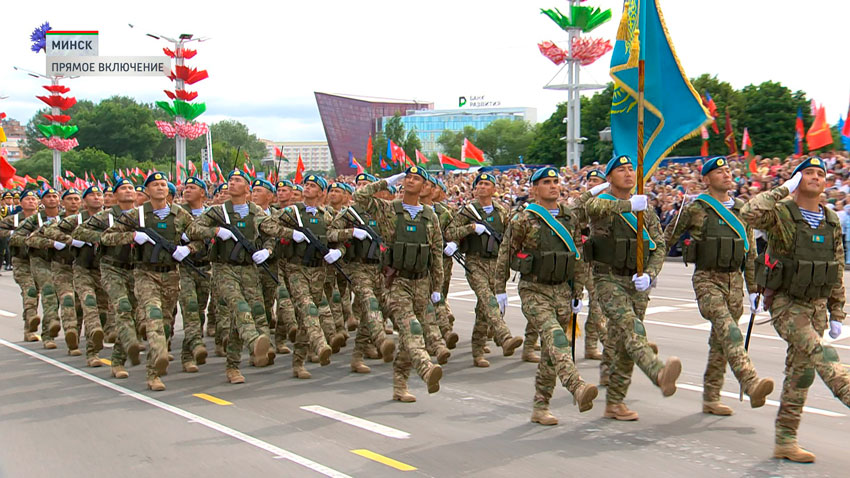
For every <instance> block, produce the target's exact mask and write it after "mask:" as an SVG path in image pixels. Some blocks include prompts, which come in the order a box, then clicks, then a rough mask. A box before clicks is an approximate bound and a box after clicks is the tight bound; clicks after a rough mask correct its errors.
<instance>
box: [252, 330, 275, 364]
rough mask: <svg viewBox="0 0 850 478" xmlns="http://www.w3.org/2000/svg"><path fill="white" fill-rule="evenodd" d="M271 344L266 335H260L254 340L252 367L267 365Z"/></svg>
mask: <svg viewBox="0 0 850 478" xmlns="http://www.w3.org/2000/svg"><path fill="white" fill-rule="evenodd" d="M270 345H271V342H270V341H269V337H268V336H267V335H260V336H259V337H257V339H256V340H254V347H253V352H254V353H253V355H254V359H253V360H254V362H253V363H254V366H255V367H265V366H266V365H268V364H269V346H270Z"/></svg>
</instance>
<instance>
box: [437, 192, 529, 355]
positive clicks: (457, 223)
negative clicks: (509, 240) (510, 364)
mask: <svg viewBox="0 0 850 478" xmlns="http://www.w3.org/2000/svg"><path fill="white" fill-rule="evenodd" d="M492 206H493V212H492V213H490V214H487V212H486V211H484V209H483V207H482V206H481V204H480V203H479V202H478V200H477V199H476V200H473V201H472V202H471V203H469V204H468V205H467V206H465V208H464V210H463V211H459V212H457V216H456V217H455V219H454V222H452V224H451V225H450V226H449V227H448V228H446V233H445V238H446V241H451V242H455V243H457V244H459V249H458V251H459V252H463V253H465V257H466V268H467V269H468V271H467V272H466V281H467V282H468V283H469V287H470V288H472V290H473V291H474V292H475V296H476V299H477V302H476V304H475V325H474V326H473V328H472V358H473V360H474V359H476V358H483V357H484V346H485V345H486V344H487V332H488V329H489V328H493V329H494V331H495V334H494V339H495V341H496V345H499V346H501V347H503V349H504V351H505V355H506V356H509V355H513V351H514V349H515V348H516V347H518V346H519V345H520V344H521V343H522V342H521V339H518V340H516V341H515V340H513V337H512V336H511V331H510V329H509V328H508V326H507V324H505V320H504V318H502V314H501V312H500V311H499V303H498V302H497V301H496V295H495V292H494V290H496V276H497V271H496V258H497V256H498V254H499V245H498V244H495V243H494V242H495V241H491V238H490V235H489V234H486V233H484V234H481V235H476V234H475V226H476V225H477V223H476V222H475V221H473V220H472V219H470V215H472V213H471V211H469V209H470V208H475V210H476V211H477V213H478V215H479V216H480V217H481V218H482V219H483V220H484V221H486V222H487V223H489V224H490V226H491V227H492V228H494V229H495V230H496V232H503V231H504V229H505V228H506V227H507V226H508V210H507V209H505V207H504V206H502V205H501V204H499V203H498V201H493V203H492ZM473 217H474V216H473ZM491 242H492V243H494V244H493V247H492V249H493V250H488V246H489V245H490V244H491Z"/></svg>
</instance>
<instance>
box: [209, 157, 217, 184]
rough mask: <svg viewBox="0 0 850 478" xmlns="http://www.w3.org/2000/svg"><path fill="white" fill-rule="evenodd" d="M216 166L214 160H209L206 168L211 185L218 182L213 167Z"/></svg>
mask: <svg viewBox="0 0 850 478" xmlns="http://www.w3.org/2000/svg"><path fill="white" fill-rule="evenodd" d="M216 166H217V165H216V164H215V160H212V159H211V160H210V163H209V166H208V167H209V168H210V181H211V182H212V183H213V184H215V183H217V182H218V176H217V175H216V173H215V169H216V168H215V167H216Z"/></svg>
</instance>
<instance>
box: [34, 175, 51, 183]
mask: <svg viewBox="0 0 850 478" xmlns="http://www.w3.org/2000/svg"><path fill="white" fill-rule="evenodd" d="M35 180H36V182H39V183H45V184H50V181H48V180H47V178H45V177H44V176H38V177H36V178H35Z"/></svg>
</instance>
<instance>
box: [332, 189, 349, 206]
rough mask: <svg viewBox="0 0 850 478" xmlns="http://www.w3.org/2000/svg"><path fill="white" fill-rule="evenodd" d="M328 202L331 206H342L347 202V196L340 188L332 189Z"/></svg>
mask: <svg viewBox="0 0 850 478" xmlns="http://www.w3.org/2000/svg"><path fill="white" fill-rule="evenodd" d="M328 200H329V201H330V202H331V204H342V203H343V202H345V194H344V193H343V192H342V190H341V189H339V188H333V189H331V192H329V193H328Z"/></svg>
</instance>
